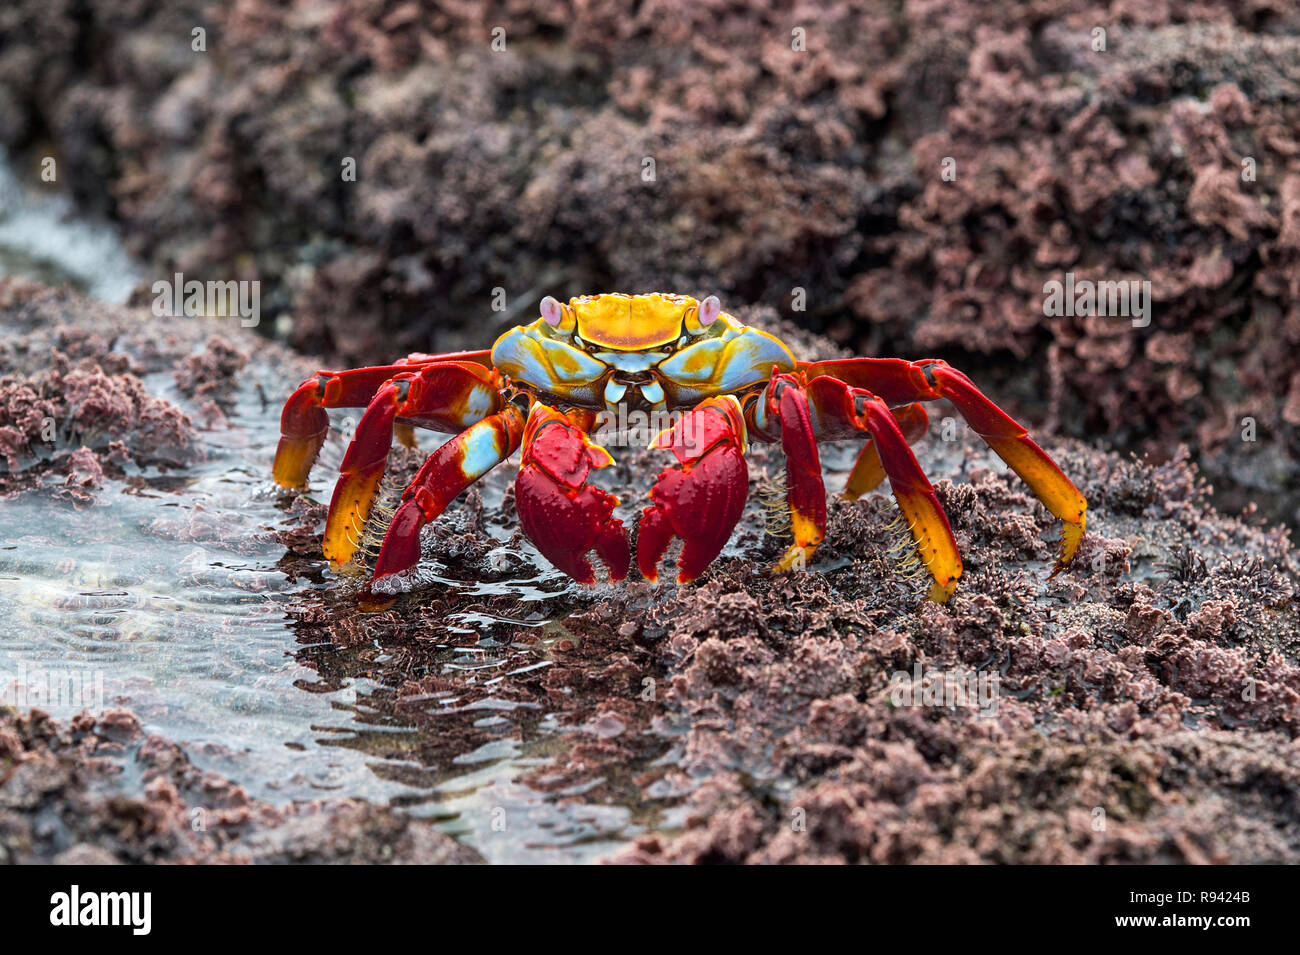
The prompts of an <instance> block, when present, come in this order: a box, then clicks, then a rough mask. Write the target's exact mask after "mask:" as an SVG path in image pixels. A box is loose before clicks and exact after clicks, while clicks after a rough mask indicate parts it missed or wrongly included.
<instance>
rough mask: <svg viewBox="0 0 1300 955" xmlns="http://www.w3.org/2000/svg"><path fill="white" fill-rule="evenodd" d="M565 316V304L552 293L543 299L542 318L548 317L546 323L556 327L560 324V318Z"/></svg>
mask: <svg viewBox="0 0 1300 955" xmlns="http://www.w3.org/2000/svg"><path fill="white" fill-rule="evenodd" d="M563 317H564V306H563V305H561V304H560V303H559V302H557V301H556V300H555V299H554V298H552V297H551V296H550V295H548V296H546V298H544V299H542V318H544V319H546V324H547V325H550V326H551V327H552V328H556V327H558V326H559V324H560V319H562V318H563Z"/></svg>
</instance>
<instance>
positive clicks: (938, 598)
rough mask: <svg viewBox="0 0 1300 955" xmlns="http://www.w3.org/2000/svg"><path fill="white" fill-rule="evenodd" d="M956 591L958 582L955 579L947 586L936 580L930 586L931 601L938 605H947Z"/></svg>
mask: <svg viewBox="0 0 1300 955" xmlns="http://www.w3.org/2000/svg"><path fill="white" fill-rule="evenodd" d="M956 591H957V581H956V579H955V578H954V579H953V580H950V581H948V582H947V583H946V584H941V583H940V582H939V581H937V580H936V581H935V582H934V583H933V584H931V585H930V593H929V599H930V600H931V601H933V602H934V603H937V604H946V603H947V602H948V601H949V600H951V599H952V595H953V594H954V593H956Z"/></svg>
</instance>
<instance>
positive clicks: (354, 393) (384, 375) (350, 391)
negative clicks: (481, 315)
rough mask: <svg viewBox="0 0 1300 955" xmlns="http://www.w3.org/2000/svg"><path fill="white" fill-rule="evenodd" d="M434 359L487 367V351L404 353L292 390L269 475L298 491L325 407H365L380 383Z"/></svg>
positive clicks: (324, 428)
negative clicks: (390, 360)
mask: <svg viewBox="0 0 1300 955" xmlns="http://www.w3.org/2000/svg"><path fill="white" fill-rule="evenodd" d="M435 361H466V362H473V363H475V364H479V365H487V366H489V367H490V364H491V359H490V358H489V352H486V351H476V352H459V353H457V354H453V355H443V356H434V355H422V354H414V355H408V356H407V357H406V358H404V359H402V360H401V361H399V362H397V363H396V364H393V365H382V366H379V367H375V368H354V369H352V370H351V371H318V372H316V374H314V375H312V376H311V377H310V378H308V379H307V380H306V381H304V382H303V383H302V384H301V385H299V386H298V387H297V389H296V390H295V391H294V393H293V394H292V395H290V396H289V400H288V401H286V402H285V403H284V410H283V411H282V412H281V414H280V444H279V446H278V447H277V448H276V450H275V464H274V465H273V466H272V472H271V473H272V476H273V477H274V478H275V482H276V483H277V484H279V485H280V486H281V487H288V488H301V487H306V485H307V475H308V474H309V473H310V471H311V466H312V465H313V464H315V463H316V455H318V454H319V453H320V449H321V445H322V444H324V443H325V436H326V435H327V434H328V433H329V427H330V420H329V415H328V414H327V413H326V411H325V409H326V408H364V407H365V406H366V405H367V404H368V403H369V402H370V399H371V398H373V397H374V394H375V392H376V391H378V390H379V387H380V386H381V385H383V383H384V382H386V381H388V379H390V378H392V377H393V376H394V375H399V374H401V373H402V372H405V371H411V370H412V366H420V365H425V364H428V363H430V362H435Z"/></svg>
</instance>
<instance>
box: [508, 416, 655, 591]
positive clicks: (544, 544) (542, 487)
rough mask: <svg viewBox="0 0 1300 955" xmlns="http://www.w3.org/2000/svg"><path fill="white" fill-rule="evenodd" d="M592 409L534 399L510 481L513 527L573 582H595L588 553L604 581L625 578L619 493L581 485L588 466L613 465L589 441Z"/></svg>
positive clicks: (626, 559) (627, 559)
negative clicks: (618, 516) (617, 511)
mask: <svg viewBox="0 0 1300 955" xmlns="http://www.w3.org/2000/svg"><path fill="white" fill-rule="evenodd" d="M594 424H595V413H594V412H591V411H584V410H581V409H572V410H570V411H568V412H562V411H558V410H556V409H555V408H552V407H550V406H548V405H544V404H542V403H540V402H539V403H537V404H535V405H533V407H532V411H531V412H530V413H529V416H528V426H527V430H526V431H525V432H524V442H523V445H524V450H523V454H522V455H521V458H520V462H519V477H518V478H516V480H515V509H516V510H517V511H518V512H519V526H520V528H521V529H522V530H523V532H524V534H525V535H526V536H527V537H528V539H529V540H530V541H532V542H533V544H534V546H536V548H537V549H538V550H539V551H541V553H542V556H543V557H545V558H546V559H547V560H549V561H550V562H551V563H552V564H554V565H555V566H556V567H558V568H559V569H560V570H562V571H564V572H565V573H566V574H568V575H569V576H570V577H572V578H573V579H574V580H576V581H578V582H579V583H584V584H591V583H595V582H596V569H595V567H593V566H592V562H593V559H596V560H598V562H599V563H600V564H601V565H602V566H603V568H604V570H605V572H606V573H607V574H608V577H609V579H610V580H614V581H617V580H622V579H623V578H625V577H626V576H627V569H628V565H629V563H630V562H631V551H630V546H629V544H628V540H627V531H626V530H625V529H624V528H623V522H622V521H620V520H617V519H616V518H614V517H613V513H614V508H615V507H616V506H618V498H616V497H615V496H614V495H612V494H609V493H607V492H605V491H603V490H601V489H600V488H597V487H593V486H591V485H589V484H588V483H587V478H588V476H589V475H590V474H591V471H592V469H593V468H604V467H608V466H609V465H611V464H613V463H614V459H613V458H612V457H610V454H609V452H608V451H606V450H605V449H604V448H602V447H601V446H600V445H598V444H596V443H595V442H593V441H592V440H591V436H590V434H589V432H590V431H591V428H592V426H593V425H594Z"/></svg>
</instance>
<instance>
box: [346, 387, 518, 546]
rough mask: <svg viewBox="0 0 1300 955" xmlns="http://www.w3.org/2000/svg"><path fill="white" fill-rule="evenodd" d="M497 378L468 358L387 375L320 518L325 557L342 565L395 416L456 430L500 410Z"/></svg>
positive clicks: (365, 510)
mask: <svg viewBox="0 0 1300 955" xmlns="http://www.w3.org/2000/svg"><path fill="white" fill-rule="evenodd" d="M504 404H505V399H504V398H503V397H502V394H501V391H500V381H499V378H498V376H496V375H495V374H494V373H493V372H492V371H491V370H489V369H488V368H486V367H484V366H482V365H479V364H475V363H471V362H435V363H432V364H427V365H423V366H421V367H420V368H419V370H418V371H408V372H403V373H401V374H398V375H396V376H395V377H392V378H390V379H389V380H388V381H386V382H385V383H384V384H383V385H382V386H380V388H379V390H378V391H376V392H375V396H374V397H373V398H372V399H371V400H370V404H369V405H368V406H367V407H366V412H365V414H363V415H362V416H361V421H360V423H359V424H358V425H357V431H356V434H355V435H354V436H353V438H352V443H351V444H349V445H348V449H347V452H346V453H345V454H344V455H343V463H342V465H340V467H339V478H338V482H337V483H336V484H335V485H334V496H333V498H332V499H331V501H330V510H329V516H328V517H327V518H326V521H325V540H324V544H323V550H324V553H325V556H326V557H327V558H328V559H329V560H330V562H331V563H332V564H333V565H334V566H335V567H336V568H338V567H340V566H342V565H343V564H346V563H348V562H349V561H350V560H351V559H352V557H353V555H354V554H355V553H356V550H357V541H358V538H359V537H360V535H361V531H362V528H364V527H365V523H366V520H367V518H368V517H369V516H370V508H371V505H372V504H373V503H374V499H375V493H376V491H377V490H378V488H379V482H380V481H381V480H382V479H383V476H384V469H385V467H386V465H387V462H388V452H389V451H390V450H391V448H392V445H393V427H394V424H395V422H397V421H398V420H399V419H401V420H405V421H410V422H412V423H414V424H416V425H419V426H420V427H424V428H429V429H432V430H436V431H447V432H453V433H454V432H457V431H461V430H462V429H464V428H467V427H469V426H470V425H473V424H475V423H476V422H479V421H482V420H483V419H484V418H486V417H488V416H490V415H493V414H496V413H498V412H499V411H501V410H502V408H503V406H504Z"/></svg>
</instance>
